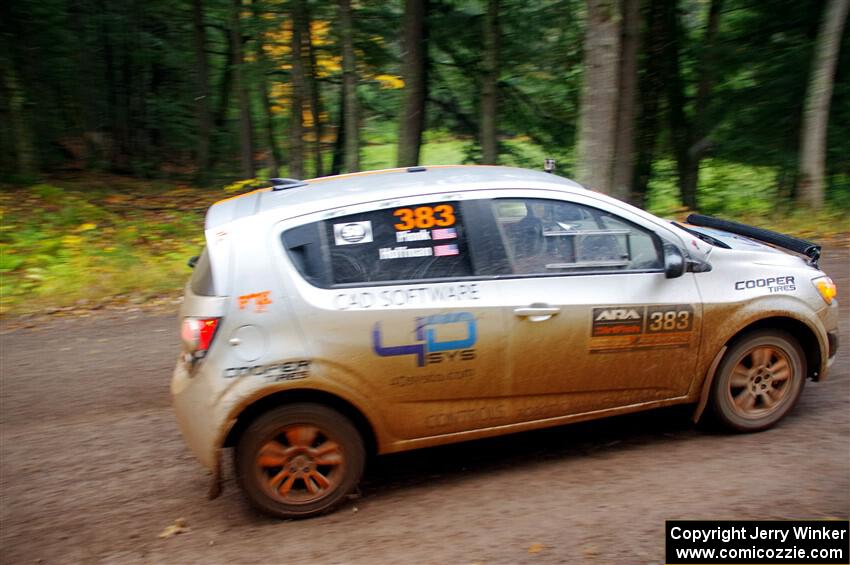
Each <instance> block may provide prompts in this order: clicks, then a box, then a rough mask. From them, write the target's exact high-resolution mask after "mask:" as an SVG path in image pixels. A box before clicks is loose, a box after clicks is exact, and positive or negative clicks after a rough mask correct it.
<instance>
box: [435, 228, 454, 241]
mask: <svg viewBox="0 0 850 565" xmlns="http://www.w3.org/2000/svg"><path fill="white" fill-rule="evenodd" d="M456 237H457V230H456V229H455V228H439V229H435V230H431V239H454V238H456Z"/></svg>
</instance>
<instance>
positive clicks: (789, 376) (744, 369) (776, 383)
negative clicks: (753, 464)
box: [712, 330, 806, 432]
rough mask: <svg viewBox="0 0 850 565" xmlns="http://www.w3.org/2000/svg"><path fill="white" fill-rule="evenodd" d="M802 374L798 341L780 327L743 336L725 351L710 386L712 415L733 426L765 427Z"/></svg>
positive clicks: (791, 400)
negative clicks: (779, 328)
mask: <svg viewBox="0 0 850 565" xmlns="http://www.w3.org/2000/svg"><path fill="white" fill-rule="evenodd" d="M805 376H806V362H805V357H804V355H803V353H802V351H801V349H800V345H799V344H798V343H797V340H796V339H794V337H793V336H791V335H790V334H788V333H786V332H783V331H781V330H761V331H757V332H753V333H751V334H749V335H746V336H744V337H743V338H742V339H740V340H739V341H738V342H737V343H735V344H734V345H733V346H732V347H730V349H729V351H728V352H727V353H726V356H725V357H724V358H723V361H722V362H721V363H720V367H719V368H718V372H717V376H716V378H715V380H714V384H713V386H712V399H713V408H714V414H715V416H717V419H718V420H719V421H720V423H722V424H724V425H725V426H726V427H729V428H732V429H734V430H738V431H747V432H753V431H758V430H764V429H767V428H769V427H770V426H772V425H773V424H775V423H776V422H778V421H779V420H780V419H781V418H782V417H783V416H784V415H785V414H787V413H788V411H789V410H791V408H793V407H794V404H795V403H796V402H797V398H799V396H800V393H801V392H802V390H803V384H804V382H805Z"/></svg>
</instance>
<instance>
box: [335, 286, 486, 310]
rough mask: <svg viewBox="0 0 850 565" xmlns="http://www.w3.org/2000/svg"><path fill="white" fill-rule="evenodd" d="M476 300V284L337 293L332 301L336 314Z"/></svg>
mask: <svg viewBox="0 0 850 565" xmlns="http://www.w3.org/2000/svg"><path fill="white" fill-rule="evenodd" d="M480 298H481V297H480V296H479V294H478V284H477V283H467V284H448V285H439V286H437V285H435V286H419V287H414V288H410V287H404V288H389V289H386V290H381V291H378V292H372V291H368V290H367V291H352V292H340V293H339V294H337V295H336V296H335V297H334V307H336V308H337V309H338V310H351V309H354V308H364V309H365V308H372V307H376V306H377V307H381V308H388V307H390V306H407V305H419V304H434V303H440V302H461V301H464V300H479V299H480Z"/></svg>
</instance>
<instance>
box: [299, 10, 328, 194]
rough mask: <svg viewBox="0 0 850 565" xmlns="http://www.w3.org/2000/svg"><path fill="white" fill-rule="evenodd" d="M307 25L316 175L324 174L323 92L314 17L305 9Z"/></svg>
mask: <svg viewBox="0 0 850 565" xmlns="http://www.w3.org/2000/svg"><path fill="white" fill-rule="evenodd" d="M304 19H305V25H304V39H305V43H306V45H305V47H306V48H307V62H308V63H309V72H308V73H306V77H305V78H306V79H307V80H306V86H307V92H308V93H309V97H310V114H311V115H312V117H313V136H314V137H315V140H314V143H313V166H314V167H315V169H314V170H315V171H316V176H317V177H321V176H324V174H325V173H324V166H323V163H322V93H321V91H320V89H319V80H318V78H317V75H318V69H317V66H316V51H315V48H314V45H313V26H312V25H311V21H312V18H311V16H310V14H309V13H307V12H306V10H305V17H304Z"/></svg>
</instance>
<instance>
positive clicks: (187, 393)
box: [171, 359, 218, 471]
mask: <svg viewBox="0 0 850 565" xmlns="http://www.w3.org/2000/svg"><path fill="white" fill-rule="evenodd" d="M205 381H206V379H204V378H203V377H202V376H200V375H198V374H197V373H195V374H190V373H189V370H188V366H187V364H186V363H185V362H183V360H182V359H178V360H177V365H176V366H175V367H174V373H173V376H172V378H171V399H172V403H173V405H174V414H175V416H176V417H177V425H178V426H179V427H180V432H181V433H182V434H183V439H184V440H185V441H186V445H187V446H189V449H190V450H191V451H192V453H193V454H194V455H195V457H197V458H198V460H199V461H200V462H201V464H202V465H203V466H204V467H206V468H207V469H210V470H213V471H215V470H216V468H217V465H218V456H217V450H218V446H217V445H216V444H217V439H218V426H217V425H216V422H215V421H213V415H214V414H215V413H216V411H215V408H214V406H212V405H211V404H210V401H211V400H212V399H213V398H215V395H214V394H212V393H211V391H210V390H208V389H207V387H206V386H205Z"/></svg>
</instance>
